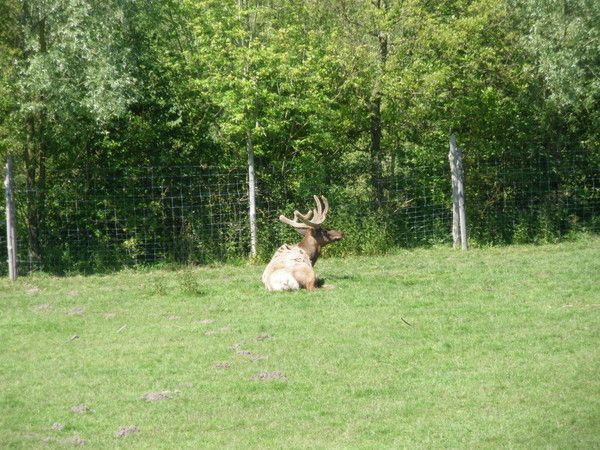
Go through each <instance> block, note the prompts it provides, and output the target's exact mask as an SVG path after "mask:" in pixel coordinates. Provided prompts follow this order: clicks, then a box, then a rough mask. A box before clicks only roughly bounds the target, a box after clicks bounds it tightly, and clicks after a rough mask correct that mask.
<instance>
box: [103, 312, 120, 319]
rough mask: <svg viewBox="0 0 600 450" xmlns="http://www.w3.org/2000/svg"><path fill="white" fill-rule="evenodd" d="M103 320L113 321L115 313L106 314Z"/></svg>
mask: <svg viewBox="0 0 600 450" xmlns="http://www.w3.org/2000/svg"><path fill="white" fill-rule="evenodd" d="M103 316H104V318H105V319H114V318H115V317H117V313H114V312H107V313H104V314H103Z"/></svg>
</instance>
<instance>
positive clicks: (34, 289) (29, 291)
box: [25, 286, 42, 295]
mask: <svg viewBox="0 0 600 450" xmlns="http://www.w3.org/2000/svg"><path fill="white" fill-rule="evenodd" d="M41 291H42V290H41V289H40V288H38V287H35V286H27V289H25V292H26V293H27V295H36V294H39V293H40V292H41Z"/></svg>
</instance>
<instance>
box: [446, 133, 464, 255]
mask: <svg viewBox="0 0 600 450" xmlns="http://www.w3.org/2000/svg"><path fill="white" fill-rule="evenodd" d="M448 160H449V161H450V173H451V175H452V241H453V246H454V248H458V246H459V245H460V246H461V248H462V249H463V250H467V248H468V246H467V216H466V211H465V183H464V170H463V163H462V150H461V149H460V147H459V146H458V145H456V136H455V135H454V134H452V135H451V136H450V153H449V154H448Z"/></svg>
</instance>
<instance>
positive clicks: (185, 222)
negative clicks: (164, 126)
mask: <svg viewBox="0 0 600 450" xmlns="http://www.w3.org/2000/svg"><path fill="white" fill-rule="evenodd" d="M465 172H466V175H465V177H466V199H467V226H468V232H469V238H470V240H471V242H475V243H511V242H532V241H536V240H544V239H545V240H548V239H553V238H557V237H560V236H563V235H564V234H566V233H568V232H570V231H571V230H574V229H587V230H590V231H593V232H598V231H600V221H599V220H598V215H597V212H598V209H599V206H600V180H599V175H598V173H597V171H595V170H594V169H593V168H589V167H584V168H581V167H575V166H573V165H568V164H562V165H554V166H552V167H549V166H548V165H547V164H544V165H539V166H534V165H529V166H527V167H515V165H508V164H506V163H498V162H494V163H489V162H487V163H468V162H467V163H466V164H465ZM286 177H289V179H286ZM295 177H296V178H295ZM291 179H297V174H294V173H286V174H283V175H279V176H278V177H274V176H273V175H272V174H270V173H266V172H262V173H261V171H260V170H259V171H258V186H257V199H256V200H257V222H258V236H259V256H260V257H262V258H268V257H270V256H271V254H272V252H273V251H274V249H275V248H277V247H278V246H279V245H280V244H281V243H283V242H290V241H294V240H297V239H298V237H297V235H296V234H295V232H294V231H293V230H291V229H290V228H289V227H285V226H284V225H283V224H281V223H279V221H278V220H277V217H278V216H279V214H282V213H283V214H286V215H288V217H289V216H290V215H291V214H292V212H293V210H294V209H300V210H304V211H305V210H306V209H308V208H312V207H313V205H312V200H311V194H324V195H326V196H327V197H328V198H329V200H330V204H331V213H330V217H329V218H328V224H329V225H331V226H332V227H335V228H337V229H339V230H341V231H343V232H344V234H345V239H344V240H343V241H342V242H340V243H339V244H336V245H335V246H332V248H331V250H332V253H334V254H335V253H337V254H348V253H378V252H382V251H386V250H387V249H389V248H391V247H411V246H417V245H424V244H432V243H450V242H451V234H450V230H451V220H452V199H451V186H450V175H449V170H447V169H446V168H445V167H442V166H441V165H440V166H439V168H438V169H436V170H433V172H432V169H431V168H425V167H422V168H420V169H419V167H410V166H408V165H406V166H405V167H404V169H402V170H397V171H395V173H394V174H393V175H388V176H385V177H382V178H381V179H379V180H376V182H375V183H373V180H372V179H371V178H370V177H369V176H367V175H364V176H359V177H349V178H347V179H345V180H340V179H338V180H335V182H331V181H327V180H321V181H317V182H313V183H312V184H311V185H309V186H307V187H304V188H297V187H293V186H294V183H291V182H290V180H291ZM287 186H292V187H289V188H288V187H287ZM375 192H380V193H381V196H380V197H379V198H377V199H376V198H375V195H374V193H375ZM15 196H16V215H17V250H18V264H19V271H20V273H25V272H28V271H32V270H43V271H48V272H52V273H59V274H62V273H71V272H73V273H92V272H102V271H107V270H115V269H118V268H121V267H125V266H132V265H145V264H155V263H165V262H167V263H168V262H175V263H208V262H215V261H226V260H231V259H236V258H244V257H247V256H248V254H249V251H250V232H249V224H248V222H249V220H248V206H247V205H248V189H247V177H246V171H245V169H244V168H237V169H231V170H223V169H218V168H214V167H200V166H178V167H142V168H140V167H136V168H125V169H119V170H114V171H111V172H110V173H106V172H104V173H103V172H100V173H97V172H94V173H92V172H85V171H82V172H76V173H72V174H70V175H69V176H64V178H63V179H62V180H61V182H60V183H53V184H52V186H51V187H50V188H48V189H45V190H43V191H41V190H39V189H37V190H36V189H30V188H27V186H26V183H25V181H24V179H22V178H17V179H16V180H15ZM0 202H1V203H0V205H1V206H2V210H3V211H4V197H2V199H1V200H0ZM0 246H1V247H0V248H2V254H3V255H5V254H6V223H5V220H4V216H3V217H2V218H0ZM5 260H6V258H5V257H4V258H2V261H0V272H2V273H3V274H5V273H6V271H7V265H6V261H5Z"/></svg>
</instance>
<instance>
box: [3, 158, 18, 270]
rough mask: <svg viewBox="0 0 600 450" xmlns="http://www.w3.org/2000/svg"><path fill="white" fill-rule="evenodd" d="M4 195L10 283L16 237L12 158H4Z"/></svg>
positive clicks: (15, 251)
mask: <svg viewBox="0 0 600 450" xmlns="http://www.w3.org/2000/svg"><path fill="white" fill-rule="evenodd" d="M4 190H5V194H6V250H7V253H8V276H9V278H10V279H11V281H15V280H16V279H17V235H16V230H15V202H14V195H13V194H14V192H13V166H12V158H11V157H10V156H8V157H7V158H6V177H5V178H4Z"/></svg>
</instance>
